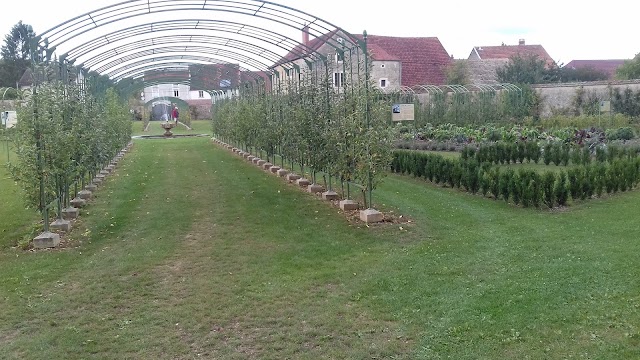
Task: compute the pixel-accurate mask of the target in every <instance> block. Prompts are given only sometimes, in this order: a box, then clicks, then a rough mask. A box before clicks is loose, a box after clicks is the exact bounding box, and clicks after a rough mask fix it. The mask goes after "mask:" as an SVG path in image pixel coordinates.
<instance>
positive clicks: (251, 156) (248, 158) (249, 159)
mask: <svg viewBox="0 0 640 360" xmlns="http://www.w3.org/2000/svg"><path fill="white" fill-rule="evenodd" d="M255 158H256V157H255V156H253V155H249V156H247V161H251V162H253V159H255Z"/></svg>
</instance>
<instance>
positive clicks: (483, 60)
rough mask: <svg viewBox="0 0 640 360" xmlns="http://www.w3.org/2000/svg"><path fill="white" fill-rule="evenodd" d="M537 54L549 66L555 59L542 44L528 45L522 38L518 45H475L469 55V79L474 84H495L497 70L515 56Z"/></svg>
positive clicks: (552, 64)
mask: <svg viewBox="0 0 640 360" xmlns="http://www.w3.org/2000/svg"><path fill="white" fill-rule="evenodd" d="M517 56H521V57H528V56H536V57H538V58H539V59H541V60H544V62H545V63H546V65H547V67H550V66H554V65H555V61H554V60H553V58H552V57H551V56H550V55H549V53H547V50H545V48H544V47H543V46H542V45H527V44H526V43H525V40H524V39H520V40H519V42H518V45H506V44H504V43H503V44H502V45H499V46H475V47H474V48H473V49H472V50H471V53H470V54H469V57H468V59H467V60H468V61H467V64H468V69H469V81H470V82H471V83H473V84H494V83H497V82H498V77H497V75H496V70H498V69H499V68H501V67H503V66H505V65H506V64H507V63H509V60H510V59H511V58H513V57H517Z"/></svg>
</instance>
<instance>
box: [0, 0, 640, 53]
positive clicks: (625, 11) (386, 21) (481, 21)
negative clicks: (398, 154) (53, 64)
mask: <svg viewBox="0 0 640 360" xmlns="http://www.w3.org/2000/svg"><path fill="white" fill-rule="evenodd" d="M116 2H117V1H114V0H82V1H81V0H64V1H51V0H31V1H23V2H12V3H11V5H3V6H2V8H3V9H2V10H3V11H2V13H1V14H2V15H1V16H2V17H1V19H0V20H1V23H0V33H1V34H2V35H3V37H4V35H5V34H7V33H8V32H9V31H10V29H11V27H12V26H13V25H14V24H16V23H17V22H18V21H19V20H22V21H23V22H25V23H28V24H30V25H32V26H33V28H34V30H35V31H36V33H41V32H43V31H45V30H47V29H49V28H51V27H54V26H55V25H57V24H59V23H61V22H63V21H65V20H67V19H70V18H72V17H75V16H78V15H81V14H84V13H86V12H89V11H93V10H96V9H98V8H100V7H103V6H108V5H111V4H115V3H116ZM275 2H277V3H280V4H283V5H287V6H291V7H294V8H296V9H298V10H301V11H304V12H307V13H310V14H312V15H315V16H317V17H320V18H322V19H324V20H326V21H328V22H330V23H333V24H335V25H337V26H340V27H342V28H344V29H345V30H347V31H349V32H351V33H361V32H362V31H363V30H365V29H366V30H367V31H368V33H369V34H375V35H392V36H412V37H420V36H435V37H438V38H439V39H440V41H441V42H442V44H443V45H444V47H445V49H446V50H447V52H448V53H449V54H450V55H453V56H454V57H455V58H466V57H468V55H469V53H470V51H471V49H472V47H473V46H488V45H500V44H501V43H503V42H504V43H506V44H508V45H515V44H517V43H518V39H525V40H526V43H527V44H541V45H543V46H544V47H545V48H546V49H547V52H548V53H549V54H550V55H551V57H552V58H553V59H555V60H556V61H558V62H559V63H568V62H569V61H571V60H573V59H629V58H632V57H633V56H634V55H635V54H636V53H638V52H640V43H638V42H637V41H634V40H635V38H636V35H637V34H638V30H637V16H638V15H637V14H638V9H639V8H640V5H637V4H635V3H634V2H627V1H622V0H609V1H607V2H598V3H595V4H594V5H589V4H588V3H586V2H578V1H550V0H538V1H535V2H534V1H530V2H522V1H502V0H483V1H482V0H481V1H466V0H464V1H455V0H449V1H418V0H395V1H385V2H382V1H364V0H320V1H317V0H315V1H301V0H297V1H295V0H276V1H275ZM383 4H385V5H383Z"/></svg>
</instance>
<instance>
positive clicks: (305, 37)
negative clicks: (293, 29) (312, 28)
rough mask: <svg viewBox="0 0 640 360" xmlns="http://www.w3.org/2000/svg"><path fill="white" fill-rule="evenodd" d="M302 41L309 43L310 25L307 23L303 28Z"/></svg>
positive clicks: (305, 43)
mask: <svg viewBox="0 0 640 360" xmlns="http://www.w3.org/2000/svg"><path fill="white" fill-rule="evenodd" d="M302 43H303V44H304V45H309V25H305V26H304V27H303V28H302Z"/></svg>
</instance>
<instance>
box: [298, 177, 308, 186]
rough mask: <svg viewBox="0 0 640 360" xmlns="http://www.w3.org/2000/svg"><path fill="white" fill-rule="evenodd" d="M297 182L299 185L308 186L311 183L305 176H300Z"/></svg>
mask: <svg viewBox="0 0 640 360" xmlns="http://www.w3.org/2000/svg"><path fill="white" fill-rule="evenodd" d="M296 184H298V186H304V187H307V186H309V185H311V181H309V180H307V179H305V178H299V179H298V180H296Z"/></svg>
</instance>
